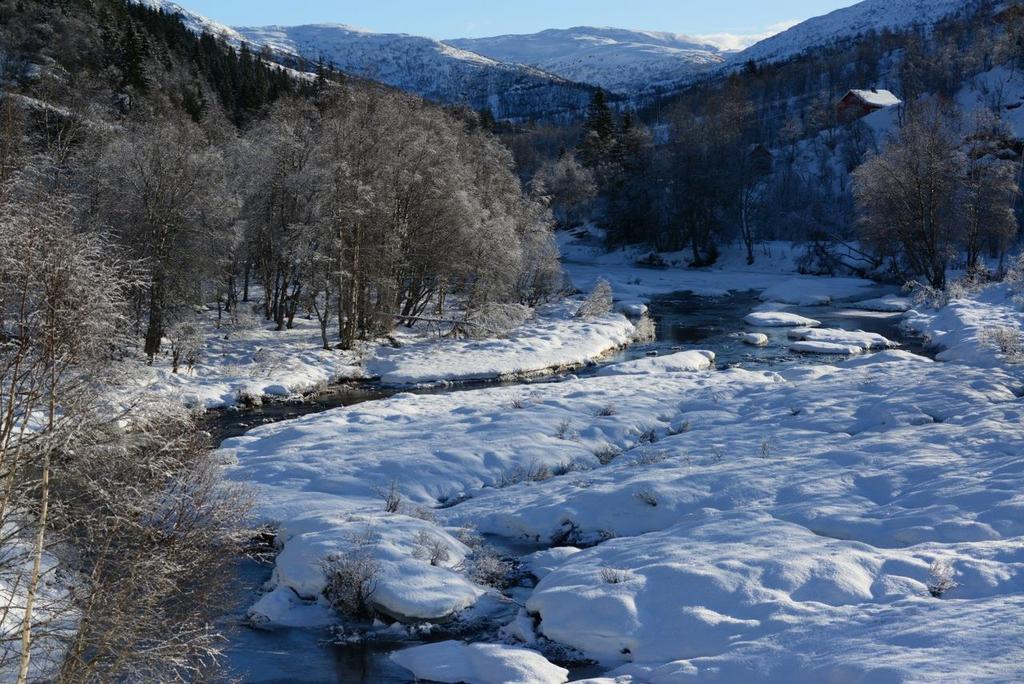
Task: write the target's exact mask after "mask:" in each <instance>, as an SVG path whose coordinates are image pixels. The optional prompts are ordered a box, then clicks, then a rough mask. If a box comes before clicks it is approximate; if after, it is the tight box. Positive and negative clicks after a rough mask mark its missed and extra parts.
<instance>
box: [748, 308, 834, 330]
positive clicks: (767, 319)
mask: <svg viewBox="0 0 1024 684" xmlns="http://www.w3.org/2000/svg"><path fill="white" fill-rule="evenodd" d="M743 320H744V321H746V322H747V324H748V325H753V326H756V327H758V328H787V327H803V328H813V327H816V326H819V325H821V321H816V320H814V319H813V318H807V317H805V316H801V315H799V314H795V313H789V312H786V311H755V312H753V313H750V314H747V316H746V317H745V318H744V319H743Z"/></svg>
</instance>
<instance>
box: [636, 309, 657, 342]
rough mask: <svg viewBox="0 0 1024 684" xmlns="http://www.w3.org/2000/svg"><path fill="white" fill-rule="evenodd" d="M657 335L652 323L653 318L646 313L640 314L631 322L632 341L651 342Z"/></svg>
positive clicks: (655, 327)
mask: <svg viewBox="0 0 1024 684" xmlns="http://www.w3.org/2000/svg"><path fill="white" fill-rule="evenodd" d="M657 336H658V329H657V326H655V324H654V319H653V318H651V317H650V316H648V315H647V314H646V313H645V314H644V315H642V316H641V317H640V318H639V320H637V322H636V323H634V324H633V341H634V342H651V341H652V340H654V338H656V337H657Z"/></svg>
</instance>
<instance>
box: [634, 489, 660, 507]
mask: <svg viewBox="0 0 1024 684" xmlns="http://www.w3.org/2000/svg"><path fill="white" fill-rule="evenodd" d="M633 496H634V497H636V498H637V499H639V500H640V501H642V502H644V503H645V504H647V505H648V506H650V507H651V508H657V507H658V495H657V494H655V493H654V492H653V491H652V490H650V489H646V488H644V489H639V490H637V491H635V492H633Z"/></svg>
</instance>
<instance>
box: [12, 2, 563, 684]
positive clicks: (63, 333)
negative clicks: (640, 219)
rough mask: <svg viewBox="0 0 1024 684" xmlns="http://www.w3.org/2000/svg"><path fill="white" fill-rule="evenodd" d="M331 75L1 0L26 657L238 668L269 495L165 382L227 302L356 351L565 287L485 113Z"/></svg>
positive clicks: (81, 7) (514, 313)
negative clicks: (229, 622) (228, 663)
mask: <svg viewBox="0 0 1024 684" xmlns="http://www.w3.org/2000/svg"><path fill="white" fill-rule="evenodd" d="M313 71H314V72H315V73H316V75H315V76H313V77H310V76H307V75H300V74H297V73H296V72H293V71H289V70H286V69H284V68H282V67H281V66H279V65H277V64H273V63H271V62H269V61H268V60H267V59H265V58H264V56H261V55H256V54H253V53H251V52H250V51H249V50H248V49H247V48H245V47H244V46H243V47H242V48H240V49H235V48H234V47H232V46H230V45H228V44H226V43H225V42H223V41H222V40H221V39H219V38H215V37H213V36H210V35H205V34H204V35H196V34H194V33H193V32H191V31H189V30H188V29H187V28H186V27H185V26H183V25H182V24H181V22H180V21H179V20H178V18H176V17H173V16H169V15H166V14H163V13H161V12H158V11H154V10H151V9H148V8H146V7H142V6H138V5H135V4H129V3H125V2H121V1H120V0H3V2H0V83H2V86H3V90H2V92H0V129H2V134H0V480H2V487H0V488H2V490H3V495H2V500H0V523H2V525H3V529H4V534H5V539H4V553H3V555H2V560H0V591H3V592H4V595H5V596H7V597H9V603H8V608H7V610H6V612H5V617H4V618H3V621H2V625H3V629H2V631H0V647H2V649H0V673H2V674H0V678H2V679H4V680H6V681H14V680H20V681H27V680H30V679H31V680H51V679H60V680H62V681H69V682H70V681H75V682H82V681H112V680H128V681H169V680H175V679H182V680H195V679H198V678H201V677H204V676H206V674H207V673H208V671H210V668H212V667H213V665H214V662H215V660H216V656H217V654H218V653H219V651H220V648H221V637H220V634H219V629H220V628H219V627H217V626H215V622H216V620H217V619H218V618H219V617H220V616H223V615H224V614H225V612H226V611H227V610H228V608H229V606H228V605H227V602H228V601H229V600H230V596H231V592H230V591H228V590H227V585H228V583H229V581H230V578H231V576H232V568H233V564H234V563H235V562H236V560H237V558H239V557H240V556H239V555H238V554H240V553H241V552H242V551H243V549H242V545H243V544H244V543H246V540H248V539H249V538H251V537H252V536H253V534H254V533H253V532H251V531H248V530H246V528H245V526H246V525H247V524H248V523H247V517H246V507H247V503H246V500H247V495H246V494H245V493H244V492H242V491H241V490H237V489H235V488H230V487H223V486H221V485H220V483H219V475H218V473H217V469H216V464H215V463H214V461H213V460H212V457H211V452H210V446H211V444H210V441H209V435H206V434H205V433H203V432H202V431H200V430H198V429H197V427H196V424H195V423H194V418H193V416H192V415H191V414H190V413H189V411H188V410H187V408H186V407H185V406H183V405H182V404H181V403H180V402H177V401H168V400H166V399H164V398H161V396H162V395H160V394H159V393H153V392H149V391H147V390H146V387H147V386H148V385H149V384H150V383H152V377H151V376H150V375H149V371H148V370H147V369H146V364H153V363H154V362H155V361H158V362H159V363H160V364H163V363H166V362H167V361H168V360H169V362H170V364H171V368H172V372H173V373H175V374H177V373H178V372H179V370H180V371H181V372H182V373H185V372H186V369H188V371H191V370H192V369H193V367H194V365H195V363H196V361H197V358H198V357H199V355H200V354H201V350H202V349H203V347H204V344H205V343H204V339H203V334H204V332H203V330H204V328H203V325H204V323H205V320H206V318H205V315H206V314H205V312H206V311H208V310H211V309H212V310H216V311H217V312H218V318H217V320H218V324H219V325H220V324H221V323H222V325H223V327H221V328H220V330H221V332H220V334H221V335H223V336H225V338H226V337H229V336H230V335H231V334H233V332H234V331H241V330H245V329H249V328H252V327H254V326H255V327H259V326H261V325H262V323H260V321H262V320H266V321H268V322H270V325H271V327H272V328H273V329H277V330H280V331H285V330H288V329H290V328H292V327H293V325H294V323H295V319H296V317H297V316H300V317H303V318H306V317H309V318H312V317H314V316H315V317H316V318H317V319H318V322H319V326H318V327H319V331H320V343H319V345H318V346H321V347H323V348H324V349H332V350H333V349H335V348H336V347H341V348H344V349H349V348H353V347H356V346H357V345H359V344H361V343H362V341H363V340H367V339H371V338H377V337H379V336H386V335H388V334H389V333H390V332H391V331H392V330H394V329H395V328H396V326H400V325H403V324H411V323H412V322H415V321H418V320H420V319H424V318H429V319H432V320H436V321H438V322H439V323H443V324H444V325H447V326H448V327H449V328H451V329H456V330H457V331H459V332H458V334H461V335H470V336H473V335H484V334H489V333H493V332H494V331H496V330H502V329H505V327H508V326H514V325H516V324H517V321H519V322H521V321H522V320H524V319H525V317H527V316H528V315H529V313H530V311H531V307H533V306H536V305H537V304H539V303H541V302H544V301H545V300H546V299H547V298H548V297H549V296H551V295H552V294H553V293H555V292H557V291H558V290H559V289H560V288H561V286H562V281H561V271H560V266H559V264H558V258H557V250H556V248H555V246H554V242H553V238H552V235H551V232H550V226H549V221H548V214H547V209H546V207H545V206H544V205H543V204H542V203H540V202H538V201H536V200H534V199H532V198H531V197H530V196H528V195H527V194H525V193H524V192H523V190H522V188H521V186H520V182H519V180H518V178H517V177H516V175H515V173H514V170H513V162H512V158H511V155H510V154H509V153H508V152H507V151H506V149H505V148H504V147H503V146H502V145H501V144H500V143H499V142H498V141H497V140H496V139H495V138H493V137H492V136H491V135H490V133H489V132H488V131H487V130H486V129H485V128H483V127H481V125H480V122H479V120H478V117H477V115H476V114H473V113H472V112H467V111H457V112H450V111H447V110H444V109H442V108H440V107H438V106H435V105H432V104H428V103H425V102H424V101H422V100H419V99H417V98H415V97H412V96H408V95H404V94H401V93H397V92H394V91H392V90H389V89H387V88H384V87H381V86H378V85H375V84H370V83H366V82H362V81H358V80H352V79H344V78H341V77H340V76H338V75H337V74H335V73H333V72H331V71H330V70H329V69H327V68H324V67H321V68H319V69H316V68H315V67H314V68H313ZM257 302H258V304H257ZM254 321H256V323H254Z"/></svg>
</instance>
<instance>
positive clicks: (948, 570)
mask: <svg viewBox="0 0 1024 684" xmlns="http://www.w3.org/2000/svg"><path fill="white" fill-rule="evenodd" d="M957 586H958V585H957V583H956V581H955V580H954V579H953V564H952V563H950V562H949V561H948V560H942V559H936V560H935V561H934V562H933V563H932V566H931V568H929V570H928V593H929V594H931V595H932V596H934V597H935V598H942V595H943V594H945V593H946V592H947V591H952V590H953V589H956V588H957Z"/></svg>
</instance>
